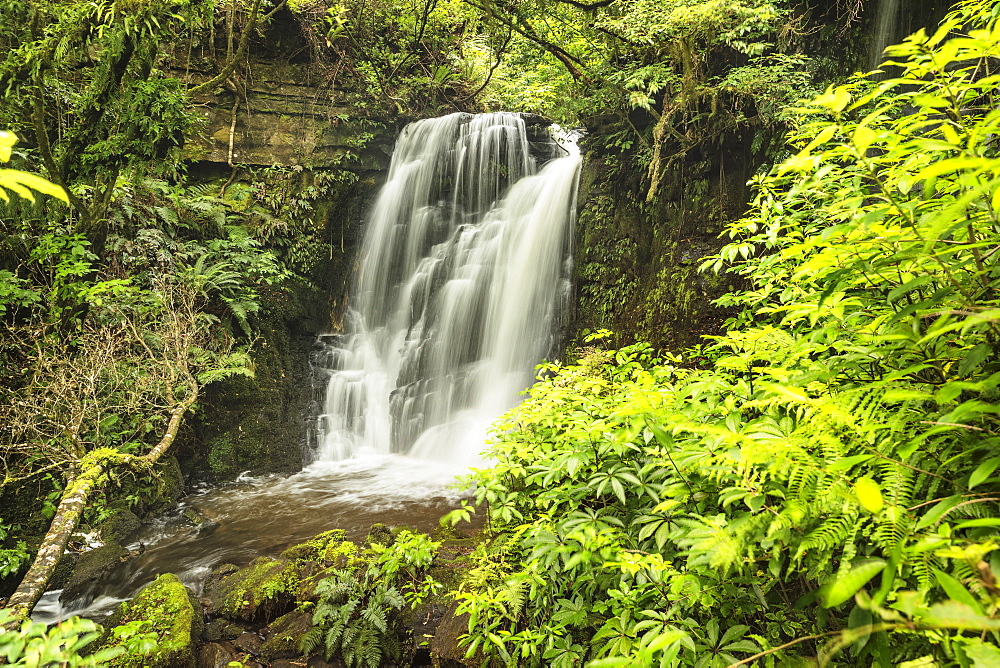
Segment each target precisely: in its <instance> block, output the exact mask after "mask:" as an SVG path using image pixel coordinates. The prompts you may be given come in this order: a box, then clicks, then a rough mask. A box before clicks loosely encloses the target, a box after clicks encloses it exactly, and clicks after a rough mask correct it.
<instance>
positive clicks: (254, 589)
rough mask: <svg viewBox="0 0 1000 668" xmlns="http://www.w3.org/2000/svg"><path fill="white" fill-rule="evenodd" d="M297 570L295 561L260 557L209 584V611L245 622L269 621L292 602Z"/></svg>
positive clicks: (293, 603) (288, 607)
mask: <svg viewBox="0 0 1000 668" xmlns="http://www.w3.org/2000/svg"><path fill="white" fill-rule="evenodd" d="M299 579H300V577H299V571H298V569H297V568H296V566H295V564H294V563H291V562H288V561H283V560H282V561H278V560H275V559H269V558H266V557H260V558H258V559H254V560H253V561H252V562H250V565H249V566H246V567H245V568H241V569H239V570H238V571H236V572H235V573H232V574H230V575H227V576H225V577H223V578H222V579H221V580H219V581H217V582H214V583H211V584H210V585H209V586H208V587H207V589H206V592H205V593H206V595H207V597H208V599H209V601H210V612H211V613H212V614H216V615H221V616H223V617H227V618H229V619H235V620H241V621H245V622H258V621H265V622H266V621H270V620H272V619H275V618H277V617H279V616H280V615H283V614H285V613H286V612H288V611H289V610H291V609H292V607H293V606H294V605H295V591H296V589H297V587H298V584H299Z"/></svg>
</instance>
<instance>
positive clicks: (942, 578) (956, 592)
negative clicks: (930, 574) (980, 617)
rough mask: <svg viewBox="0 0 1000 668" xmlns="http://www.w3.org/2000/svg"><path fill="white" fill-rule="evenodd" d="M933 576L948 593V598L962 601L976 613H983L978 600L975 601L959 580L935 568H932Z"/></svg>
mask: <svg viewBox="0 0 1000 668" xmlns="http://www.w3.org/2000/svg"><path fill="white" fill-rule="evenodd" d="M934 577H935V579H937V581H938V584H939V585H941V589H944V593H946V594H948V597H949V598H951V599H952V600H954V601H958V602H959V603H964V604H965V605H967V606H969V607H970V608H972V609H973V610H974V611H975V612H977V613H978V614H982V613H983V609H982V608H981V607H980V606H979V602H978V601H976V599H975V597H973V595H972V594H971V593H969V590H968V589H966V588H965V586H964V585H962V583H961V582H959V581H958V580H956V579H955V578H953V577H952V576H950V575H948V574H947V573H945V572H944V571H942V570H940V569H937V568H935V569H934Z"/></svg>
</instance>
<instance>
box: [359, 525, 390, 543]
mask: <svg viewBox="0 0 1000 668" xmlns="http://www.w3.org/2000/svg"><path fill="white" fill-rule="evenodd" d="M395 542H396V535H395V534H394V533H393V532H392V529H390V528H389V527H387V526H386V525H384V524H381V523H379V524H373V525H371V527H370V528H369V529H368V538H366V539H365V543H367V544H368V545H371V544H372V543H378V544H379V545H384V546H386V547H390V546H391V545H392V544H393V543H395Z"/></svg>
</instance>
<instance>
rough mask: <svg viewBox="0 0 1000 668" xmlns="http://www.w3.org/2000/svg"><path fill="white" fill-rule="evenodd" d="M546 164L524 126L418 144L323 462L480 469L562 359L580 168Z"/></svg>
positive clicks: (389, 215)
mask: <svg viewBox="0 0 1000 668" xmlns="http://www.w3.org/2000/svg"><path fill="white" fill-rule="evenodd" d="M564 153H565V152H564ZM535 162H536V161H535V159H534V158H533V157H532V155H531V152H530V147H529V143H528V137H527V134H526V129H525V124H524V121H523V120H522V119H521V117H519V116H517V115H515V114H506V113H499V114H482V115H478V116H470V115H468V114H452V115H450V116H445V117H442V118H437V119H430V120H424V121H419V122H417V123H413V124H411V125H409V126H407V128H406V129H405V130H404V131H403V133H402V135H401V136H400V138H399V142H398V145H397V147H396V151H395V153H394V155H393V159H392V165H391V166H390V169H389V175H388V181H387V183H386V184H385V186H384V187H383V188H382V191H381V193H380V194H379V196H378V199H377V201H376V202H375V205H374V207H373V210H372V213H371V215H370V217H369V220H368V228H367V232H366V235H365V238H364V242H363V246H362V249H361V253H360V259H359V265H358V266H359V270H358V274H357V278H356V282H355V285H354V289H353V293H352V298H351V305H350V308H349V310H348V313H347V316H346V318H345V330H346V331H345V332H344V334H343V335H342V336H340V337H339V345H336V346H333V347H331V348H330V349H329V351H328V361H327V366H328V370H329V371H328V372H329V381H328V385H327V390H326V398H325V405H324V409H323V414H322V415H321V416H320V419H319V425H318V431H319V444H318V449H317V453H316V459H317V460H318V461H337V460H344V459H348V458H351V457H354V456H357V455H358V454H362V453H364V454H390V453H403V454H409V455H411V456H413V457H417V458H420V459H429V460H438V461H445V462H449V463H451V464H453V465H456V466H469V465H474V464H475V463H477V462H478V461H479V452H480V450H482V449H483V443H484V440H485V437H486V430H487V428H488V426H489V424H490V423H491V422H492V421H493V420H495V419H496V418H497V417H498V416H499V415H500V414H501V413H503V412H504V411H505V410H507V409H508V408H510V407H512V406H513V405H515V404H516V403H517V400H518V393H519V392H520V391H521V390H523V389H524V388H525V387H527V386H528V385H530V384H531V381H532V379H533V374H534V367H535V365H536V364H537V363H538V362H539V361H541V359H542V358H543V357H544V356H545V355H546V354H547V353H548V352H549V351H551V350H552V349H553V348H554V345H553V344H554V335H553V330H554V325H555V321H556V318H557V312H558V310H559V308H560V305H561V302H562V301H564V300H565V299H566V297H567V296H568V290H569V288H568V285H569V279H568V265H569V240H570V226H571V223H572V220H573V208H574V205H575V199H576V184H577V177H578V172H579V165H580V158H579V155H578V154H577V152H576V151H575V147H570V152H568V154H567V155H565V157H560V158H556V159H554V160H551V161H549V162H548V163H547V164H545V165H544V166H543V167H542V169H540V170H539V169H537V167H536V164H535Z"/></svg>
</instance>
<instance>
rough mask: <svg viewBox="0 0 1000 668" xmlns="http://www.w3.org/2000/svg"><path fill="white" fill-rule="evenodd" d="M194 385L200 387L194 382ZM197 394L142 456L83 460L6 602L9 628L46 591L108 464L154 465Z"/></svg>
mask: <svg viewBox="0 0 1000 668" xmlns="http://www.w3.org/2000/svg"><path fill="white" fill-rule="evenodd" d="M195 389H197V387H196V386H195ZM197 398H198V393H197V392H191V393H190V394H189V395H188V396H187V397H186V398H185V399H184V400H183V401H182V402H181V403H180V404H178V405H177V406H175V407H174V409H173V410H172V411H171V414H170V421H169V422H168V423H167V430H166V432H165V433H164V434H163V438H161V439H160V442H159V443H157V444H156V446H155V447H154V448H153V449H152V450H150V451H149V452H148V453H147V454H146V455H145V456H143V457H134V456H131V455H125V454H123V453H119V452H116V451H112V450H110V449H107V450H105V451H95V452H92V453H90V454H89V455H87V456H86V457H84V458H83V460H82V461H81V471H80V473H79V474H78V475H77V476H76V477H75V478H73V480H72V481H71V482H70V484H69V486H67V487H66V491H64V492H63V495H62V499H61V500H60V501H59V507H58V508H56V514H55V516H54V517H53V518H52V524H51V525H49V530H48V532H47V533H46V534H45V538H44V539H43V540H42V545H41V547H39V548H38V554H37V555H35V560H34V561H32V562H31V568H29V569H28V572H27V574H26V575H25V576H24V579H23V580H21V584H19V585H18V587H17V591H15V592H14V593H13V594H12V595H11V597H10V600H8V601H7V606H8V607H9V608H10V609H11V612H12V613H13V617H11V620H10V622H8V624H7V628H8V629H15V628H17V627H18V626H20V624H21V622H23V621H24V620H26V619H27V618H28V616H29V615H30V614H31V611H32V610H33V609H34V607H35V604H36V603H38V599H39V598H41V596H42V594H43V593H44V592H45V588H46V586H47V585H48V583H49V579H51V577H52V573H53V572H54V571H55V569H56V565H57V564H58V563H59V560H60V559H61V558H62V555H63V552H64V551H65V550H66V543H67V542H69V537H70V536H71V535H73V532H74V531H76V527H77V525H78V524H79V523H80V517H81V515H83V511H84V509H85V508H86V507H87V500H88V499H89V498H90V493H91V492H92V491H93V490H94V489H99V488H100V486H101V485H102V484H103V483H104V474H105V472H106V471H107V469H108V467H109V466H111V465H115V464H125V463H128V462H131V463H136V464H142V465H143V466H152V465H153V464H155V463H156V461H157V460H158V459H159V458H160V457H161V456H162V455H163V453H165V452H166V451H167V449H169V448H170V446H171V444H172V443H173V442H174V439H176V438H177V432H178V431H179V430H180V426H181V422H182V421H183V419H184V414H185V413H187V411H188V409H189V408H191V406H193V405H194V402H195V400H196V399H197Z"/></svg>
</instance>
